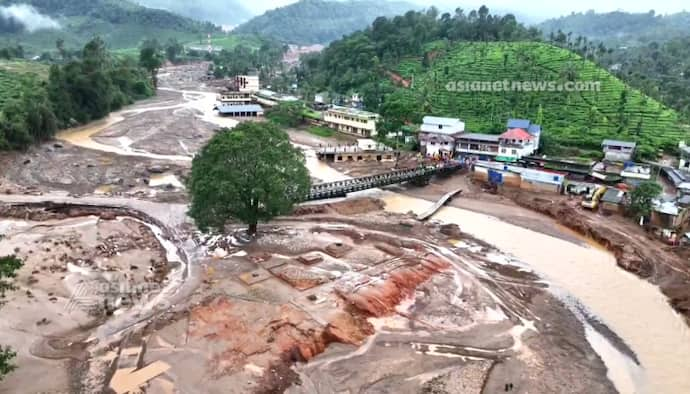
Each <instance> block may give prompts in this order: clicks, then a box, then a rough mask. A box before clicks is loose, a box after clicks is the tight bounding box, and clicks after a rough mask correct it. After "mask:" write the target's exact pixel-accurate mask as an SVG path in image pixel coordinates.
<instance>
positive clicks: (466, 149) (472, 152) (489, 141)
mask: <svg viewBox="0 0 690 394" xmlns="http://www.w3.org/2000/svg"><path fill="white" fill-rule="evenodd" d="M498 139H499V135H498V134H479V133H464V134H462V135H460V137H458V139H457V140H456V142H455V152H457V154H458V156H460V157H462V158H476V159H479V160H491V159H494V158H495V157H496V156H498V152H499V149H500V148H499V144H498Z"/></svg>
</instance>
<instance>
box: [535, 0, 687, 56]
mask: <svg viewBox="0 0 690 394" xmlns="http://www.w3.org/2000/svg"><path fill="white" fill-rule="evenodd" d="M650 7H654V4H651V5H650ZM539 28H540V29H541V30H542V31H543V32H544V34H545V35H547V36H548V35H549V34H550V33H556V32H557V31H558V30H561V31H563V32H564V33H572V35H573V36H578V35H579V36H585V37H588V38H590V39H591V40H599V41H603V42H604V43H605V44H606V45H607V46H637V45H646V44H648V43H650V42H653V41H657V42H661V41H667V40H672V39H675V38H679V37H688V36H690V12H680V13H677V14H672V15H666V16H664V15H656V14H655V13H654V11H650V12H648V13H643V14H635V13H628V12H622V11H616V12H609V13H602V14H598V13H595V12H594V11H589V12H586V13H573V14H571V15H568V16H564V17H560V18H556V19H549V20H547V21H545V22H542V23H541V24H540V25H539Z"/></svg>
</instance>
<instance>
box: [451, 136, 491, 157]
mask: <svg viewBox="0 0 690 394" xmlns="http://www.w3.org/2000/svg"><path fill="white" fill-rule="evenodd" d="M455 151H456V152H458V153H459V154H465V155H467V154H471V155H480V156H482V155H486V156H496V155H498V152H499V147H498V144H491V143H473V142H463V141H462V140H460V141H459V142H458V144H457V145H456V147H455Z"/></svg>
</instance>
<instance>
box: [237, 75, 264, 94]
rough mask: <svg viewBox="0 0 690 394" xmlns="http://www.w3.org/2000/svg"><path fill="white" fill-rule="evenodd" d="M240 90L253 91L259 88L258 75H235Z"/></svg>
mask: <svg viewBox="0 0 690 394" xmlns="http://www.w3.org/2000/svg"><path fill="white" fill-rule="evenodd" d="M235 81H236V83H237V84H238V88H239V91H240V92H248V93H254V92H258V91H259V89H260V84H259V76H258V75H238V76H237V77H235Z"/></svg>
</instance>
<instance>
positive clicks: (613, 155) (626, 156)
mask: <svg viewBox="0 0 690 394" xmlns="http://www.w3.org/2000/svg"><path fill="white" fill-rule="evenodd" d="M601 146H602V147H603V149H604V159H605V160H608V161H615V162H625V161H631V160H632V159H633V156H634V155H635V149H636V148H637V144H636V143H634V142H628V141H616V140H604V142H602V143H601Z"/></svg>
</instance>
